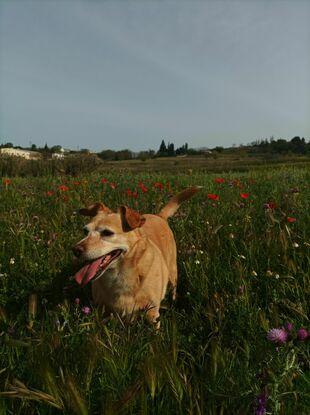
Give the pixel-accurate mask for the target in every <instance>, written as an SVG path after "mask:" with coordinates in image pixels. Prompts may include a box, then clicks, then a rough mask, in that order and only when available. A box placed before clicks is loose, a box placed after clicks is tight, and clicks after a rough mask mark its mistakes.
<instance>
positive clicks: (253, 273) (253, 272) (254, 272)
mask: <svg viewBox="0 0 310 415" xmlns="http://www.w3.org/2000/svg"><path fill="white" fill-rule="evenodd" d="M251 275H252V276H253V277H257V272H256V271H254V269H253V271H252V272H251Z"/></svg>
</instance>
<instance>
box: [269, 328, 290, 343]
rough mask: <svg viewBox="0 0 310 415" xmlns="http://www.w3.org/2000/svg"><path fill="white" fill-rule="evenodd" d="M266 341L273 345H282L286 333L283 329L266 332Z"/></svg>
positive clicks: (285, 338) (284, 341)
mask: <svg viewBox="0 0 310 415" xmlns="http://www.w3.org/2000/svg"><path fill="white" fill-rule="evenodd" d="M267 339H268V340H270V341H271V342H273V343H280V344H284V343H286V340H287V332H286V331H285V330H284V329H271V330H269V331H268V334H267Z"/></svg>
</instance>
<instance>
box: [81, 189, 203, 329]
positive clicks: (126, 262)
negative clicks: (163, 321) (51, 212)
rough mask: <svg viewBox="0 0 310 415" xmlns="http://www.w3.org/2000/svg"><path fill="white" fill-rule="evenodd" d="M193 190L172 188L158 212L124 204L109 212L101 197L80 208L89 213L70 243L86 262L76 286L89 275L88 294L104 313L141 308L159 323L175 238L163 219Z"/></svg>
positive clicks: (173, 274)
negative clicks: (81, 231) (144, 211)
mask: <svg viewBox="0 0 310 415" xmlns="http://www.w3.org/2000/svg"><path fill="white" fill-rule="evenodd" d="M198 190H199V187H191V188H188V189H186V190H184V191H183V192H181V193H179V194H177V195H176V196H174V197H173V198H172V199H171V200H170V201H169V202H168V204H167V205H166V206H165V207H164V208H163V209H162V210H161V211H160V213H159V214H158V215H151V214H145V215H140V214H139V213H138V212H136V211H134V210H132V209H130V208H129V207H127V206H121V207H120V208H119V210H118V212H117V213H114V212H112V211H111V210H110V209H109V208H107V207H106V206H104V205H103V204H102V203H96V204H94V205H91V206H89V207H87V208H84V209H81V210H80V214H82V215H85V216H90V217H91V218H92V219H91V221H90V222H89V223H88V224H87V225H86V226H85V227H84V230H85V232H86V237H85V238H84V239H82V240H81V241H80V242H79V243H78V244H77V245H75V246H74V248H73V252H74V254H75V256H77V257H79V258H81V259H82V260H83V261H86V262H87V263H86V265H84V267H83V268H82V269H80V271H78V272H77V273H76V275H75V280H76V281H77V282H78V283H79V284H81V285H82V286H85V285H86V284H87V283H89V282H90V281H91V280H93V281H92V294H93V299H94V301H95V303H96V304H98V305H99V306H103V308H104V309H105V312H106V313H108V314H111V313H113V312H117V313H119V314H120V315H122V316H125V315H127V316H128V315H130V316H132V315H133V314H134V313H135V312H136V311H138V310H145V311H146V315H147V318H148V319H149V321H151V322H152V323H155V324H156V326H157V327H159V322H158V321H157V320H158V317H159V308H160V303H161V301H162V299H163V298H164V296H165V294H166V290H167V285H168V283H170V285H171V287H172V290H173V299H175V297H176V285H177V262H176V244H175V240H174V236H173V233H172V231H171V229H170V227H169V225H168V223H167V219H168V218H169V217H170V216H172V215H173V214H174V213H175V212H176V211H177V209H178V207H179V205H180V203H181V202H183V201H185V200H187V199H189V198H190V197H191V196H193V195H194V194H195V193H196V192H197V191H198Z"/></svg>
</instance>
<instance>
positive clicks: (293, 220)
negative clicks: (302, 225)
mask: <svg viewBox="0 0 310 415" xmlns="http://www.w3.org/2000/svg"><path fill="white" fill-rule="evenodd" d="M286 219H287V221H288V222H289V223H294V222H296V220H297V219H296V218H291V217H290V216H288V217H287V218H286Z"/></svg>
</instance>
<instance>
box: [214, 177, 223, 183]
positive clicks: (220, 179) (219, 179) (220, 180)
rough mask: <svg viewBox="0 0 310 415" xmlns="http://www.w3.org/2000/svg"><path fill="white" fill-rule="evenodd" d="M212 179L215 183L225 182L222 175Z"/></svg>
mask: <svg viewBox="0 0 310 415" xmlns="http://www.w3.org/2000/svg"><path fill="white" fill-rule="evenodd" d="M214 181H215V183H225V179H223V178H222V177H216V178H215V179H214Z"/></svg>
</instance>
